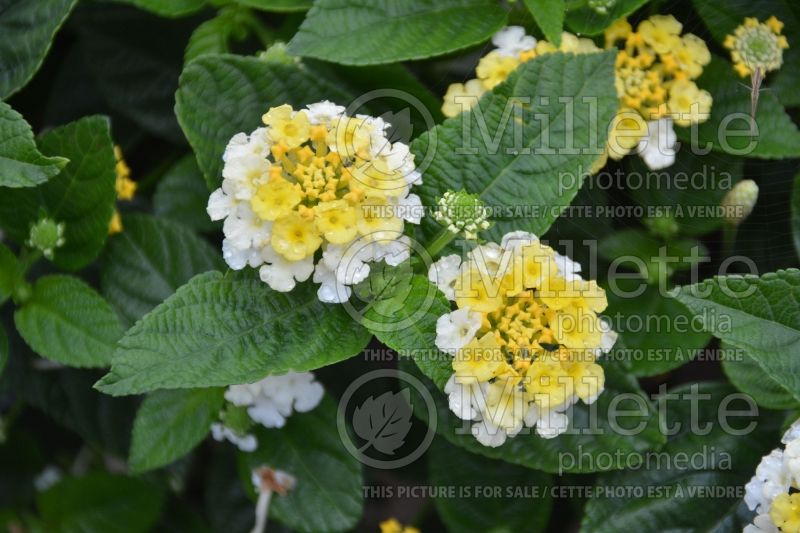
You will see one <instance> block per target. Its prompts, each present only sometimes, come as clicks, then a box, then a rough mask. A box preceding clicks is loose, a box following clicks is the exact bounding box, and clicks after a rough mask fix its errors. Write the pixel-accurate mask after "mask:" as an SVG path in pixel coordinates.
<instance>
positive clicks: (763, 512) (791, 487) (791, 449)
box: [743, 420, 800, 533]
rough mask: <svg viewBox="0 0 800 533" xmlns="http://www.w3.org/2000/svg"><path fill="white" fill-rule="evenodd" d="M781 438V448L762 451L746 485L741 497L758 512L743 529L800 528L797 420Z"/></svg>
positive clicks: (771, 532)
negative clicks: (768, 451)
mask: <svg viewBox="0 0 800 533" xmlns="http://www.w3.org/2000/svg"><path fill="white" fill-rule="evenodd" d="M781 442H782V443H783V444H784V445H785V447H784V449H780V448H776V449H775V450H772V451H771V452H770V453H769V455H765V456H764V457H763V458H762V459H761V463H760V464H759V465H758V467H757V468H756V473H755V475H754V476H753V478H752V479H751V480H750V482H749V483H747V485H746V486H745V496H744V501H745V503H746V504H747V506H748V507H749V508H750V510H751V511H756V513H757V515H756V517H755V519H754V520H753V523H752V524H750V525H748V526H746V527H745V528H744V530H743V531H744V533H779V532H786V533H790V532H791V533H795V532H797V531H800V492H798V489H800V420H798V421H796V422H795V423H794V424H793V425H792V426H791V427H790V428H789V430H788V431H787V432H786V433H785V434H784V435H783V438H782V439H781Z"/></svg>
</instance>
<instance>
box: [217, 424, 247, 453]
mask: <svg viewBox="0 0 800 533" xmlns="http://www.w3.org/2000/svg"><path fill="white" fill-rule="evenodd" d="M211 436H212V437H214V440H216V441H219V442H222V441H226V440H227V441H228V442H230V443H231V444H233V445H235V446H236V447H237V448H239V449H240V450H241V451H243V452H254V451H255V450H256V448H258V439H256V436H255V435H253V434H251V433H246V434H244V435H239V434H238V433H236V432H235V431H233V430H232V429H231V428H229V427H226V426H224V425H223V424H220V423H219V422H215V423H213V424H211Z"/></svg>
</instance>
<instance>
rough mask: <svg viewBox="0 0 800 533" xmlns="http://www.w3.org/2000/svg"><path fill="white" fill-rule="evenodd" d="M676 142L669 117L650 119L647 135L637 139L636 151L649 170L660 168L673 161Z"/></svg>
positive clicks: (668, 165) (669, 164)
mask: <svg viewBox="0 0 800 533" xmlns="http://www.w3.org/2000/svg"><path fill="white" fill-rule="evenodd" d="M677 142H678V137H677V135H675V128H674V127H673V124H672V119H671V118H662V119H658V120H651V121H649V122H648V123H647V135H645V136H644V137H642V139H641V140H640V141H639V145H638V147H637V152H638V153H639V156H640V157H641V158H642V160H644V162H645V164H646V165H647V167H648V168H649V169H650V170H661V169H664V168H667V167H670V166H672V164H673V163H675V153H676V149H675V145H676V143H677Z"/></svg>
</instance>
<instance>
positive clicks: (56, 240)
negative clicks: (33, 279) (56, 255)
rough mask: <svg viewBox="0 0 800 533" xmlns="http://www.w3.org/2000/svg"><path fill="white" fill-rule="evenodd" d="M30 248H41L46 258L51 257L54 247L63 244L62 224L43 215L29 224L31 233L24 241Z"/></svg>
mask: <svg viewBox="0 0 800 533" xmlns="http://www.w3.org/2000/svg"><path fill="white" fill-rule="evenodd" d="M26 244H27V245H28V246H30V247H31V248H34V249H36V250H41V252H42V254H44V256H45V257H46V258H47V259H52V258H53V252H55V250H56V248H59V247H61V246H63V245H64V224H59V223H57V222H56V221H55V220H53V219H51V218H47V217H44V218H42V219H40V220H39V221H38V222H37V223H36V224H34V225H33V226H31V233H30V236H29V238H28V241H27V243H26Z"/></svg>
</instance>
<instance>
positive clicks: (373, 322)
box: [361, 272, 453, 388]
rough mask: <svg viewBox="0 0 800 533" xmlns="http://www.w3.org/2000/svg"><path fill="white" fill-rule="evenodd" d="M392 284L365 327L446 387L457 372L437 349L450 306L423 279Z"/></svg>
mask: <svg viewBox="0 0 800 533" xmlns="http://www.w3.org/2000/svg"><path fill="white" fill-rule="evenodd" d="M392 273H393V274H394V273H395V272H392ZM374 274H375V272H373V275H374ZM384 281H385V280H384ZM389 283H391V285H389ZM389 283H387V285H389V286H388V287H387V288H386V289H385V290H384V291H383V293H382V294H381V296H380V297H381V298H382V299H377V300H376V301H374V302H372V303H371V305H370V306H369V307H368V308H367V310H366V312H365V313H364V316H363V318H362V321H361V323H362V324H364V326H365V327H366V328H367V329H369V330H370V331H371V332H372V333H373V334H374V335H375V337H377V339H378V340H379V341H381V342H382V343H383V344H385V345H386V346H388V347H389V348H391V349H392V350H394V351H396V352H397V353H398V355H399V356H401V357H411V358H413V359H414V361H415V362H416V363H417V366H419V367H420V369H422V372H423V373H424V374H425V375H426V376H428V377H429V378H430V379H432V380H433V381H434V383H436V386H437V387H439V388H442V387H444V384H445V383H446V382H447V380H448V379H449V378H450V374H452V373H453V369H452V366H451V358H450V356H449V355H448V354H446V353H444V352H440V351H439V350H438V349H437V348H436V344H435V340H436V320H437V319H438V318H439V317H440V316H442V315H445V314H447V313H449V312H450V302H448V301H447V298H445V296H444V294H442V292H441V291H440V290H439V289H438V288H437V287H436V286H435V285H433V284H432V283H431V282H430V281H428V279H427V278H425V277H423V276H420V275H414V276H412V277H411V278H410V279H409V278H400V279H397V280H391V281H390V282H389ZM398 292H399V293H401V294H400V296H399V297H398V296H397V293H398Z"/></svg>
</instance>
